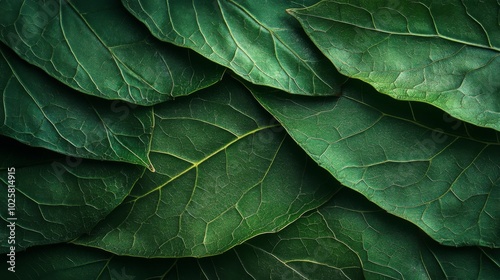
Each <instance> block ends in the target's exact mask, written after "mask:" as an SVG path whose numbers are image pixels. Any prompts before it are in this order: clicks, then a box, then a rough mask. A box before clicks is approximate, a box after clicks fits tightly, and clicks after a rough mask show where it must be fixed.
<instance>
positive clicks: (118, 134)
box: [0, 43, 153, 169]
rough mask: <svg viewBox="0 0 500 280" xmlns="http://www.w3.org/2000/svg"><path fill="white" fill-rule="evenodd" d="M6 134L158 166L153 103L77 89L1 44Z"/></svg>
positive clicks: (1, 118) (75, 152)
mask: <svg viewBox="0 0 500 280" xmlns="http://www.w3.org/2000/svg"><path fill="white" fill-rule="evenodd" d="M0 73H2V75H0V96H1V99H0V134H2V135H6V136H9V137H12V138H15V139H17V140H19V141H21V142H23V143H25V144H28V145H31V146H36V147H43V148H46V149H50V150H53V151H56V152H59V153H62V154H66V155H71V156H75V157H83V158H92V159H101V160H112V161H123V162H130V163H135V164H140V165H143V166H146V167H149V168H150V169H153V167H152V166H151V163H150V162H149V158H148V153H149V148H150V142H151V133H152V131H153V113H152V110H151V108H143V107H137V105H133V104H128V103H124V102H119V101H107V100H100V99H97V98H95V97H89V96H86V95H83V94H81V93H79V92H76V91H74V90H72V89H70V88H68V87H65V86H64V85H63V84H61V83H59V82H58V81H56V80H53V79H51V78H50V77H49V76H48V75H46V74H45V73H44V72H43V71H41V70H40V69H38V68H36V67H34V66H32V65H29V64H27V63H26V62H25V61H23V60H21V59H20V58H19V57H17V56H16V55H15V54H14V53H13V52H12V51H11V50H9V49H8V48H6V47H5V46H3V45H2V44H1V43H0Z"/></svg>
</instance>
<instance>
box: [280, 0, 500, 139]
mask: <svg viewBox="0 0 500 280" xmlns="http://www.w3.org/2000/svg"><path fill="white" fill-rule="evenodd" d="M499 9H500V4H499V3H498V1H495V0H487V1H481V2H477V1H459V0H446V1H432V0H425V1H382V0H379V1H372V0H358V1H347V0H340V1H332V0H327V1H322V2H320V3H318V4H317V5H314V6H312V7H309V8H305V9H295V10H290V11H289V12H290V13H291V14H292V15H294V16H295V17H296V18H297V19H298V20H299V22H300V23H301V24H302V26H303V28H304V29H305V30H306V32H307V33H308V35H309V36H310V37H311V39H312V40H313V41H314V42H315V43H316V45H317V46H318V47H319V48H320V49H321V50H322V51H323V53H324V54H325V55H326V56H327V57H328V58H329V59H330V60H331V61H332V62H333V63H334V64H335V65H336V66H337V68H338V69H339V71H340V72H341V73H343V74H345V75H347V76H350V77H354V78H357V79H361V80H363V81H366V82H368V83H370V84H371V85H373V86H374V87H375V88H376V89H377V90H378V91H380V92H382V93H386V94H389V95H390V96H392V97H394V98H397V99H401V100H413V101H420V102H426V103H429V104H432V105H434V106H437V107H439V108H441V109H442V110H444V111H446V112H448V113H449V114H450V115H452V116H454V117H456V118H458V119H461V120H464V121H467V122H470V123H473V124H475V125H478V126H483V127H490V128H494V129H496V130H500V105H499V104H500V97H499V96H500V95H499V92H500V79H498V73H499V72H500V55H499V54H500V23H499V21H498V10H499Z"/></svg>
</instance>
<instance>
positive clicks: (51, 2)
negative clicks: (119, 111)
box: [0, 0, 224, 105]
mask: <svg viewBox="0 0 500 280" xmlns="http://www.w3.org/2000/svg"><path fill="white" fill-rule="evenodd" d="M0 40H1V41H2V42H4V43H5V44H7V45H8V46H9V47H10V48H12V49H13V50H15V51H16V52H17V53H18V54H19V55H20V56H22V57H23V58H24V59H26V60H27V61H29V62H30V63H33V64H35V65H37V66H39V67H41V68H43V69H44V70H45V71H46V72H47V73H49V74H50V75H52V76H53V77H55V78H57V79H58V80H60V81H62V82H64V83H65V84H67V85H69V86H71V87H72V88H74V89H77V90H79V91H82V92H85V93H87V94H90V95H96V96H99V97H102V98H106V99H120V100H125V101H128V102H131V103H135V104H141V105H151V104H156V103H159V102H162V101H165V100H169V99H172V98H174V97H176V96H182V95H187V94H190V93H191V92H194V91H196V90H198V89H200V88H204V87H207V86H209V85H211V84H213V83H215V82H217V81H218V80H220V78H221V76H222V73H223V71H224V69H223V68H222V67H218V66H217V65H216V64H212V63H208V61H206V60H205V59H203V58H202V57H201V56H199V55H197V54H196V53H193V52H190V51H188V50H185V49H180V48H178V47H175V46H172V45H169V44H165V43H161V42H159V41H158V40H156V39H154V38H153V37H152V36H151V35H150V34H149V32H148V31H147V29H146V28H145V27H144V26H143V25H142V24H141V23H140V22H138V21H137V20H136V19H135V18H134V17H132V16H131V15H130V14H129V13H127V11H126V10H125V9H124V8H123V6H122V5H121V4H120V2H119V1H118V0H112V1H96V0H85V1H80V0H75V1H64V0H42V1H21V0H15V1H8V2H6V3H3V4H2V6H1V7H0Z"/></svg>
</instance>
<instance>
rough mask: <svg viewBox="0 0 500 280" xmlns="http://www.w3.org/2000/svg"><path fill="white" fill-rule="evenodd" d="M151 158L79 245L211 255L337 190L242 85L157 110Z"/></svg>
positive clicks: (145, 254)
mask: <svg viewBox="0 0 500 280" xmlns="http://www.w3.org/2000/svg"><path fill="white" fill-rule="evenodd" d="M150 157H151V161H152V162H153V165H154V166H155V168H156V172H155V173H152V172H147V173H146V174H145V175H144V176H143V177H142V178H141V180H139V182H138V183H137V186H136V187H134V189H133V191H132V193H131V194H130V196H129V197H128V198H127V199H126V201H125V202H124V203H123V204H121V205H120V206H119V207H118V208H117V209H116V210H115V211H113V212H112V213H111V214H110V215H109V216H108V217H107V218H106V219H105V220H104V221H103V222H102V223H100V224H99V225H98V226H97V227H96V228H95V229H94V230H93V231H92V232H91V233H90V234H89V236H84V237H82V238H80V239H78V240H77V241H76V243H77V244H84V245H88V246H92V247H99V248H103V249H104V250H107V251H110V252H113V253H115V254H119V255H130V256H143V257H183V256H195V257H202V256H207V255H214V254H219V253H222V252H224V251H226V250H228V249H230V248H231V247H233V246H235V245H237V244H240V243H242V242H244V241H245V240H247V239H249V238H251V237H253V236H255V235H258V234H262V233H265V232H273V231H277V230H280V229H281V228H283V227H285V226H286V225H288V224H289V223H291V222H293V221H294V220H296V219H297V218H299V217H300V215H302V214H303V213H304V212H306V211H308V210H311V209H314V208H316V207H318V206H320V205H321V204H323V203H324V202H326V201H327V200H328V198H329V197H330V196H331V195H332V194H333V193H334V192H335V190H336V187H335V186H337V185H336V184H335V182H333V181H332V180H331V177H330V175H329V174H328V173H327V172H324V170H322V169H321V168H319V167H318V166H317V164H315V163H314V162H312V161H311V160H309V159H308V157H307V155H306V154H305V153H303V152H302V151H301V150H300V148H299V147H298V146H296V144H295V143H293V141H292V140H291V139H290V138H289V137H287V135H286V134H285V133H284V131H283V129H282V128H281V127H280V126H279V125H278V124H277V123H276V122H275V121H274V119H273V118H272V117H271V116H270V115H269V114H268V113H267V112H266V111H265V110H263V109H262V108H261V107H260V106H259V104H258V103H257V102H256V101H255V100H254V99H253V98H252V96H251V94H250V93H249V92H248V91H247V90H246V89H245V88H244V87H243V86H242V85H241V84H239V83H238V82H236V81H233V80H227V81H224V82H223V83H221V84H218V85H216V86H215V87H212V88H209V89H207V90H205V91H203V92H201V93H199V94H193V95H191V96H189V97H186V98H183V99H179V100H176V101H174V102H168V103H164V104H161V105H157V106H155V130H154V133H153V142H152V148H151V154H150Z"/></svg>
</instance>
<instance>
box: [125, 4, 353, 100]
mask: <svg viewBox="0 0 500 280" xmlns="http://www.w3.org/2000/svg"><path fill="white" fill-rule="evenodd" d="M122 2H123V3H124V5H125V7H126V8H127V9H128V10H129V11H130V12H131V13H132V14H134V15H135V16H136V17H137V18H138V19H140V20H141V21H143V22H144V23H145V24H146V26H148V28H149V30H150V31H151V33H153V34H154V35H155V36H156V37H158V38H160V39H161V40H164V41H167V42H171V43H174V44H176V45H179V46H183V47H188V48H191V49H193V50H195V51H196V52H198V53H200V54H202V55H204V56H205V57H207V58H208V59H210V60H212V61H215V62H217V63H219V64H221V65H224V66H226V67H228V68H230V69H232V70H233V71H234V72H235V73H237V74H238V75H240V76H241V77H243V78H244V79H246V80H248V81H251V82H253V83H256V84H262V85H268V86H271V87H275V88H279V89H283V90H285V91H288V92H291V93H298V94H307V95H334V94H338V93H339V92H340V84H341V83H342V82H343V81H344V80H345V78H344V77H342V76H341V75H339V74H338V72H337V71H336V70H335V68H334V67H332V65H331V64H330V63H329V62H328V61H326V60H325V59H324V58H323V56H322V55H321V53H320V52H319V51H318V50H317V49H316V48H315V47H314V45H313V44H311V42H310V41H309V40H304V34H303V31H302V30H301V28H300V25H298V23H297V22H296V21H295V19H293V17H291V16H289V15H288V14H286V12H285V10H286V9H287V8H291V7H304V6H306V5H311V4H313V3H315V2H316V1H315V0H299V1H290V0H288V1H272V2H269V1H263V0H253V1H246V0H234V1H220V0H217V1H185V0H168V1H159V0H156V1H150V0H148V1H141V0H123V1H122Z"/></svg>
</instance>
